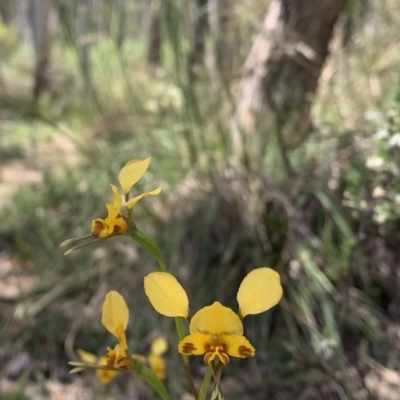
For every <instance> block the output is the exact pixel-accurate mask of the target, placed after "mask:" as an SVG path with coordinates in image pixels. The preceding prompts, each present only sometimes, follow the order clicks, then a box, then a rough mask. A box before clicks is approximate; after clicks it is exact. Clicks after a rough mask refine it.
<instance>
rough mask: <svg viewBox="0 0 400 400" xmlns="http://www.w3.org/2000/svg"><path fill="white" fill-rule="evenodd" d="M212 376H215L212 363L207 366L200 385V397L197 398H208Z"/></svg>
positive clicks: (202, 399) (204, 399) (199, 399)
mask: <svg viewBox="0 0 400 400" xmlns="http://www.w3.org/2000/svg"><path fill="white" fill-rule="evenodd" d="M212 376H213V367H212V365H211V363H210V364H209V365H208V367H207V370H206V373H205V375H204V379H203V382H202V384H201V386H200V391H199V397H197V400H206V396H207V389H208V386H209V385H210V381H211V377H212Z"/></svg>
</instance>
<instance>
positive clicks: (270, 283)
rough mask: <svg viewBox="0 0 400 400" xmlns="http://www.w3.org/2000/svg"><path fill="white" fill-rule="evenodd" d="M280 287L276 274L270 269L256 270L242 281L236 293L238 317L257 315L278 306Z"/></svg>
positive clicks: (280, 295)
mask: <svg viewBox="0 0 400 400" xmlns="http://www.w3.org/2000/svg"><path fill="white" fill-rule="evenodd" d="M282 293H283V291H282V286H281V282H280V277H279V274H278V273H277V272H275V271H274V270H273V269H271V268H257V269H254V270H253V271H251V272H250V273H249V274H248V275H247V276H246V277H245V278H244V279H243V281H242V283H241V285H240V287H239V291H238V293H237V301H238V303H239V315H240V316H241V317H242V318H243V317H245V316H246V315H248V314H259V313H261V312H264V311H267V310H269V309H270V308H271V307H273V306H274V305H276V304H278V302H279V300H280V299H281V297H282Z"/></svg>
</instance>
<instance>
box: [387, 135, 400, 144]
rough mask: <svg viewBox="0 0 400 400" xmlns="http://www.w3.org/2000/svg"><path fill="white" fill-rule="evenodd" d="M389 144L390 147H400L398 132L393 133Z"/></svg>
mask: <svg viewBox="0 0 400 400" xmlns="http://www.w3.org/2000/svg"><path fill="white" fill-rule="evenodd" d="M389 146H391V147H395V146H396V147H400V132H397V133H395V134H394V135H393V136H392V137H391V138H390V139H389Z"/></svg>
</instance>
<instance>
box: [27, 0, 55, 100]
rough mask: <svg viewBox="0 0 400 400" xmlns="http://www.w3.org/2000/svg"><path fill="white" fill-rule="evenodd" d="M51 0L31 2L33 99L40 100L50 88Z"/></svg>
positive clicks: (32, 0)
mask: <svg viewBox="0 0 400 400" xmlns="http://www.w3.org/2000/svg"><path fill="white" fill-rule="evenodd" d="M49 11H50V0H31V7H30V10H29V17H30V18H29V22H30V25H31V28H32V37H33V45H34V49H35V54H36V66H35V83H34V86H33V98H34V100H35V101H36V100H38V99H39V97H40V95H41V94H42V93H43V92H44V91H45V90H46V89H47V88H48V83H49V82H48V75H47V69H48V66H49V63H50V35H49V27H48V17H49Z"/></svg>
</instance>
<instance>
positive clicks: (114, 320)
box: [101, 291, 132, 370]
mask: <svg viewBox="0 0 400 400" xmlns="http://www.w3.org/2000/svg"><path fill="white" fill-rule="evenodd" d="M128 320H129V310H128V307H127V305H126V303H125V300H124V298H123V297H122V296H121V295H120V294H119V293H118V292H116V291H110V292H108V293H107V295H106V298H105V300H104V303H103V313H102V317H101V323H102V324H103V325H104V327H105V328H106V329H107V330H108V331H109V332H110V333H111V334H112V335H114V336H115V337H116V338H117V339H118V344H117V345H116V346H115V347H114V348H113V349H111V348H109V347H108V348H107V356H106V359H107V365H108V366H109V367H112V368H117V369H125V370H126V369H132V364H131V363H130V361H129V358H128V355H127V350H128V345H127V343H126V336H125V329H126V327H127V325H128Z"/></svg>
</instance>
